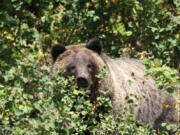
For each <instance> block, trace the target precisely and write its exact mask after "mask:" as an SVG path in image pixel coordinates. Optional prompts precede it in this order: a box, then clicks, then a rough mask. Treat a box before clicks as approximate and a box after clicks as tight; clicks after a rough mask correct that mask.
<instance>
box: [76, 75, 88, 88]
mask: <svg viewBox="0 0 180 135" xmlns="http://www.w3.org/2000/svg"><path fill="white" fill-rule="evenodd" d="M77 85H78V87H82V88H87V87H88V80H87V79H86V78H85V77H83V76H79V77H78V78H77Z"/></svg>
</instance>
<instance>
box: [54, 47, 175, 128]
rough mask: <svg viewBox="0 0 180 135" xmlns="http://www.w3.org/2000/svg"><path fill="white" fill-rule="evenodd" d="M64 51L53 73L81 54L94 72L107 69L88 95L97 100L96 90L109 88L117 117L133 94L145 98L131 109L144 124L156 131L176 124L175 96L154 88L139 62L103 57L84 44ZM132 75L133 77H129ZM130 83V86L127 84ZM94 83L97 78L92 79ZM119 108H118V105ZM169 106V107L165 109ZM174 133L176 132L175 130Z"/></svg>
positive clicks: (137, 101) (153, 82)
mask: <svg viewBox="0 0 180 135" xmlns="http://www.w3.org/2000/svg"><path fill="white" fill-rule="evenodd" d="M66 49H67V50H66V51H65V52H64V53H63V54H61V55H60V56H58V58H57V59H56V61H55V62H54V65H53V68H52V73H53V72H54V71H55V70H56V69H57V68H66V66H67V65H68V64H70V63H72V62H73V60H74V57H75V55H77V54H78V53H80V54H81V55H82V57H83V58H84V57H87V58H88V59H90V60H91V61H92V62H93V63H94V64H95V65H96V69H95V70H96V71H95V73H96V74H97V73H99V72H100V68H101V67H102V66H106V68H107V71H108V76H106V77H105V78H104V79H103V80H102V81H101V83H100V84H96V86H95V87H94V88H93V92H92V93H91V97H93V98H95V97H97V95H98V93H99V91H101V90H104V89H108V90H109V93H110V95H111V97H112V104H113V113H114V114H119V113H120V112H122V110H123V107H126V106H127V102H126V100H125V97H126V96H129V95H130V94H134V95H136V96H138V97H143V96H145V97H146V98H142V99H140V100H135V98H134V101H136V103H137V104H138V107H136V108H134V117H135V119H136V120H140V121H142V122H144V123H145V124H150V125H151V126H152V127H154V128H155V129H158V128H160V127H161V123H163V122H166V123H168V124H177V123H178V110H176V109H174V105H175V104H176V100H175V97H174V96H173V95H172V94H169V93H167V92H166V91H163V90H159V89H157V85H156V83H155V81H154V80H153V79H152V78H145V77H144V70H145V67H144V65H143V64H142V62H141V61H139V60H136V59H128V58H117V59H111V58H109V57H108V56H106V55H105V54H101V55H99V54H98V53H96V52H94V51H92V50H90V49H87V48H85V45H83V44H82V45H76V46H74V45H73V46H68V47H66ZM132 72H133V73H134V76H132ZM129 80H131V82H132V84H131V85H130V84H129V83H128V81H129ZM91 81H92V82H93V83H97V80H96V79H93V80H92V78H91ZM120 104H121V105H122V108H119V105H120ZM164 105H168V108H164ZM174 130H176V129H174Z"/></svg>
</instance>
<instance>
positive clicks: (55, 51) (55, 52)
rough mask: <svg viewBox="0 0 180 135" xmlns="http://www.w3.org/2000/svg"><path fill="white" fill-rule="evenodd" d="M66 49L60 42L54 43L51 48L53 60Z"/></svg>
mask: <svg viewBox="0 0 180 135" xmlns="http://www.w3.org/2000/svg"><path fill="white" fill-rule="evenodd" d="M65 51H66V48H65V47H64V46H63V45H61V44H56V45H54V46H53V47H52V48H51V55H52V57H53V61H55V60H56V59H57V57H58V56H59V55H60V54H61V53H63V52H65Z"/></svg>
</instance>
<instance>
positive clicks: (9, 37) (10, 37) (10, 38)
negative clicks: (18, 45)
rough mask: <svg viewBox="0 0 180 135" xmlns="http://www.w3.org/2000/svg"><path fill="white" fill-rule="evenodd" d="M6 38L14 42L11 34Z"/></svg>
mask: <svg viewBox="0 0 180 135" xmlns="http://www.w3.org/2000/svg"><path fill="white" fill-rule="evenodd" d="M6 38H7V39H9V40H11V41H13V40H14V37H13V36H12V35H11V34H8V35H7V36H6Z"/></svg>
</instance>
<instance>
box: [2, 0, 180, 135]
mask: <svg viewBox="0 0 180 135" xmlns="http://www.w3.org/2000/svg"><path fill="white" fill-rule="evenodd" d="M93 37H97V38H100V39H101V40H102V41H103V44H104V47H103V48H104V51H105V52H106V53H107V54H108V55H110V56H111V57H113V58H114V57H134V58H138V59H144V63H145V66H146V68H147V71H146V73H147V75H151V76H154V77H155V78H156V80H157V83H158V85H159V87H160V88H162V87H163V86H167V85H169V86H170V89H167V90H168V91H169V92H171V93H173V92H174V91H175V92H176V93H177V94H179V91H178V87H180V81H179V74H180V2H179V0H151V1H148V0H144V1H143V0H126V1H121V0H86V1H84V0H54V1H51V0H38V1H37V0H2V1H1V4H0V58H1V60H0V69H1V70H0V113H1V114H0V129H1V132H2V133H3V134H18V135H19V134H33V135H34V134H58V133H64V134H76V133H79V134H86V133H87V132H88V133H89V132H90V131H92V132H90V134H110V133H112V131H115V129H116V130H117V131H120V132H121V133H123V134H127V135H129V134H149V127H146V126H139V127H137V126H136V124H135V122H134V121H133V118H132V117H130V116H132V112H131V105H130V108H129V109H127V110H126V111H128V112H129V115H130V116H128V117H129V119H124V117H123V116H120V118H121V119H118V120H114V119H113V118H112V117H111V115H109V113H108V112H109V111H110V108H111V104H110V100H109V99H108V98H106V96H104V97H100V99H99V100H100V101H99V102H100V103H101V102H102V104H101V105H94V104H91V103H89V101H88V100H86V95H85V94H84V93H83V91H77V90H75V88H73V84H72V83H73V81H72V80H73V78H69V80H66V79H65V78H61V77H59V79H60V82H61V83H60V84H59V86H58V87H59V88H57V84H58V77H57V78H56V79H54V80H53V79H50V78H49V76H48V73H49V72H50V66H51V57H50V55H49V51H50V48H51V46H52V45H53V44H56V43H63V44H64V45H69V44H78V43H86V42H87V41H88V40H89V39H90V38H93ZM69 84H72V85H71V86H72V87H70V86H69ZM57 89H59V91H58V90H57ZM60 89H61V90H60ZM79 93H80V94H81V96H80V97H81V99H78V100H77V99H76V98H75V97H77V95H79ZM60 97H61V98H60ZM178 98H179V97H178ZM66 101H69V104H68V103H67V102H66ZM77 101H80V102H78V103H77ZM85 101H86V102H85ZM67 104H68V105H67ZM75 104H77V107H75V108H76V109H77V110H74V107H73V106H74V105H75ZM105 104H108V105H107V106H106V107H104V105H105ZM82 106H83V107H82ZM84 106H86V107H84ZM97 106H103V107H104V108H107V109H106V111H105V112H96V109H95V108H97ZM93 108H94V109H93ZM175 109H177V108H175ZM87 112H92V113H90V115H87ZM69 113H71V114H69ZM97 113H98V115H99V116H100V118H98V119H97V118H96V115H97ZM100 114H101V115H100ZM125 114H127V113H125ZM125 114H122V115H125ZM90 119H93V120H92V121H90ZM82 120H83V121H82ZM99 121H101V122H99ZM119 123H121V124H119ZM124 127H126V128H124ZM97 129H99V130H97ZM158 133H159V134H166V133H165V132H164V131H161V132H158ZM152 134H153V131H152ZM154 134H156V133H154Z"/></svg>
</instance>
